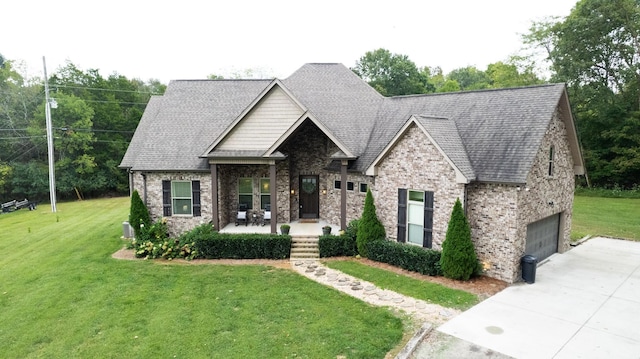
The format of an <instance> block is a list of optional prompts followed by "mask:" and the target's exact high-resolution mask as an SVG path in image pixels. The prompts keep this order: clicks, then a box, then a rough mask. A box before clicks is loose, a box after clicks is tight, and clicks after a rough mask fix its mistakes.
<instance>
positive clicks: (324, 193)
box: [322, 188, 327, 196]
mask: <svg viewBox="0 0 640 359" xmlns="http://www.w3.org/2000/svg"><path fill="white" fill-rule="evenodd" d="M322 194H323V195H324V196H326V195H327V189H326V188H323V189H322Z"/></svg>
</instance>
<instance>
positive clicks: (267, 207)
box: [262, 204, 271, 226]
mask: <svg viewBox="0 0 640 359" xmlns="http://www.w3.org/2000/svg"><path fill="white" fill-rule="evenodd" d="M266 221H269V223H271V205H270V204H266V205H265V206H264V216H263V217H262V225H263V226H264V224H265V222H266Z"/></svg>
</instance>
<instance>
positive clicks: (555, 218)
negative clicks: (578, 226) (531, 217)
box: [524, 213, 560, 262]
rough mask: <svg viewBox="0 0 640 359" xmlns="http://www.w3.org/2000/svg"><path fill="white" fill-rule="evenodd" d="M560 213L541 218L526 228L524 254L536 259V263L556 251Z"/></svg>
mask: <svg viewBox="0 0 640 359" xmlns="http://www.w3.org/2000/svg"><path fill="white" fill-rule="evenodd" d="M559 231H560V213H557V214H554V215H552V216H549V217H546V218H543V219H541V220H539V221H537V222H533V223H531V224H529V225H528V226H527V244H526V248H525V252H524V253H525V254H531V255H533V256H535V257H536V258H538V262H540V261H542V260H543V259H545V258H547V257H549V256H550V255H552V254H554V253H556V252H557V251H558V233H559Z"/></svg>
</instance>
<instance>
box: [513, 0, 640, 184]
mask: <svg viewBox="0 0 640 359" xmlns="http://www.w3.org/2000/svg"><path fill="white" fill-rule="evenodd" d="M523 39H524V41H525V43H526V44H529V45H530V46H534V47H537V48H542V49H544V51H545V52H546V54H547V59H548V61H549V62H550V63H551V70H552V72H553V74H552V78H551V79H552V81H554V82H566V83H567V84H568V87H569V95H570V98H571V102H572V104H573V109H574V111H575V116H576V124H577V128H578V132H579V135H580V137H581V140H582V144H583V146H584V155H585V161H586V165H587V170H588V173H589V176H590V178H591V180H592V182H593V183H594V184H596V185H599V186H605V187H610V186H615V185H619V186H622V187H633V186H634V185H636V184H638V178H640V160H639V159H638V154H639V153H640V136H638V135H637V134H638V133H640V114H639V113H640V56H639V54H640V2H639V1H637V0H582V1H580V2H578V3H577V4H576V6H575V7H574V8H573V10H572V11H571V14H570V15H569V16H568V17H567V18H566V19H564V20H561V21H560V20H555V21H553V20H549V21H546V22H542V23H535V24H534V26H532V28H531V30H530V33H529V34H527V35H525V36H524V38H523Z"/></svg>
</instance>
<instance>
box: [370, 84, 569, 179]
mask: <svg viewBox="0 0 640 359" xmlns="http://www.w3.org/2000/svg"><path fill="white" fill-rule="evenodd" d="M564 91H565V86H564V85H563V84H550V85H541V86H532V87H520V88H508V89H496V90H484V91H470V92H458V93H442V94H431V95H420V96H403V97H395V98H388V99H387V100H388V102H391V103H393V106H386V107H387V108H390V109H392V112H387V113H386V115H389V116H390V117H398V118H402V117H404V118H408V117H409V116H410V115H411V114H416V113H417V114H422V115H427V116H439V117H446V118H449V119H451V120H453V121H455V123H456V126H457V128H458V132H459V134H460V138H461V139H462V141H463V143H464V146H465V149H466V151H467V155H468V157H469V160H470V162H471V166H472V167H473V170H474V171H475V174H476V176H477V179H478V181H486V182H506V183H524V182H526V177H527V174H528V173H529V170H530V168H531V165H532V163H533V159H534V157H535V155H536V152H537V150H538V148H539V147H540V143H541V141H542V137H543V136H544V133H545V132H546V130H547V127H548V126H549V123H550V122H551V118H552V117H553V113H554V111H555V109H556V107H557V106H558V103H559V101H560V98H561V95H562V93H563V92H564ZM391 114H392V115H391ZM390 125H391V124H390ZM395 126H396V127H397V128H400V126H401V125H400V126H398V125H395ZM383 143H384V140H382V141H381V142H380V143H377V144H374V145H372V146H371V151H372V152H375V151H376V150H375V149H374V148H373V147H377V148H383V147H384V145H386V143H384V144H383ZM381 146H382V147H381ZM378 153H379V150H378Z"/></svg>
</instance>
